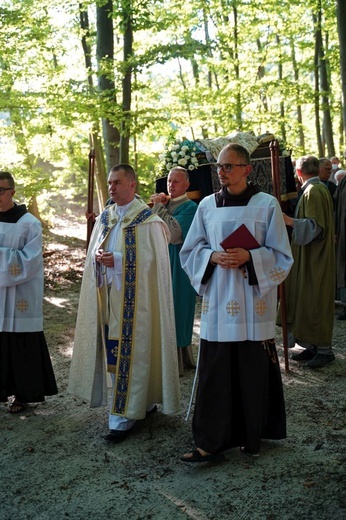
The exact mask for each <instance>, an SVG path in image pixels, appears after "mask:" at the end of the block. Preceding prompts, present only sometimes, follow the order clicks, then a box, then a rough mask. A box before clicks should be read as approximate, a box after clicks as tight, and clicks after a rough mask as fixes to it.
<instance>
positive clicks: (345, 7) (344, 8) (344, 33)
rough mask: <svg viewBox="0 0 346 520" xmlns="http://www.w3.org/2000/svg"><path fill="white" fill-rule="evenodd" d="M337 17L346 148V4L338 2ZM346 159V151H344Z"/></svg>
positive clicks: (344, 142)
mask: <svg viewBox="0 0 346 520" xmlns="http://www.w3.org/2000/svg"><path fill="white" fill-rule="evenodd" d="M336 16H337V22H338V34H339V43H340V70H341V89H342V116H343V117H342V119H343V133H342V135H343V139H342V141H343V145H344V146H346V26H345V20H346V2H345V0H337V2H336ZM344 154H345V157H346V150H344Z"/></svg>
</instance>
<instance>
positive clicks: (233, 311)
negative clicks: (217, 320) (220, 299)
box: [226, 300, 240, 316]
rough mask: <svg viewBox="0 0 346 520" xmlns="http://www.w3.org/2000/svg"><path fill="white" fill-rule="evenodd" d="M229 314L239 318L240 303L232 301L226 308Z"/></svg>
mask: <svg viewBox="0 0 346 520" xmlns="http://www.w3.org/2000/svg"><path fill="white" fill-rule="evenodd" d="M226 309H227V314H230V315H231V316H237V315H238V314H239V312H240V305H239V302H237V301H235V300H231V301H229V302H228V303H227V306H226Z"/></svg>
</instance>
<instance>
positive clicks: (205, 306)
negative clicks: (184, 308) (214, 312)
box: [201, 298, 209, 314]
mask: <svg viewBox="0 0 346 520" xmlns="http://www.w3.org/2000/svg"><path fill="white" fill-rule="evenodd" d="M208 311H209V300H206V299H205V298H203V301H202V307H201V312H202V314H207V312H208Z"/></svg>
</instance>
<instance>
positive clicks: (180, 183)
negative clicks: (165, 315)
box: [150, 166, 197, 375]
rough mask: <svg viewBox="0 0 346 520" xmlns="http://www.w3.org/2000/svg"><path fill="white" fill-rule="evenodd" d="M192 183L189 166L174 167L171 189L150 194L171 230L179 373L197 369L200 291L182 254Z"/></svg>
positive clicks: (191, 212)
mask: <svg viewBox="0 0 346 520" xmlns="http://www.w3.org/2000/svg"><path fill="white" fill-rule="evenodd" d="M189 186H190V181H189V174H188V171H187V170H186V169H185V168H182V167H181V166H176V167H174V168H172V170H171V171H170V172H169V174H168V177H167V191H168V196H167V195H166V194H165V193H155V194H154V195H152V196H151V197H150V200H151V201H152V203H153V207H152V211H153V213H156V214H157V215H159V217H161V218H162V220H163V221H164V222H165V223H166V224H167V226H168V228H169V230H170V232H171V240H170V244H169V246H168V249H169V258H170V262H171V272H172V284H173V301H174V314H175V330H176V335H177V347H178V361H179V373H180V375H182V374H183V373H184V368H194V367H195V362H194V359H193V353H192V348H191V342H192V332H193V322H194V316H195V305H196V291H195V290H194V288H193V287H192V285H191V282H190V280H189V278H188V276H187V274H186V273H185V271H184V270H183V269H182V267H181V263H180V258H179V253H180V250H181V247H182V245H183V243H184V240H185V237H186V235H187V232H188V231H189V229H190V226H191V223H192V220H193V217H194V215H195V213H196V211H197V204H196V203H195V202H193V201H192V200H190V199H189V197H188V196H187V194H186V192H187V190H188V188H189Z"/></svg>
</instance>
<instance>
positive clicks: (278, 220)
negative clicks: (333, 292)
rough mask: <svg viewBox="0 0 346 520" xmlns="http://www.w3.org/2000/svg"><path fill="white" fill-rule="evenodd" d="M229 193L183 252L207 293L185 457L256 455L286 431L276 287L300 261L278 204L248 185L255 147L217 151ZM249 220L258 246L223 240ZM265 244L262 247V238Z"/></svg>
mask: <svg viewBox="0 0 346 520" xmlns="http://www.w3.org/2000/svg"><path fill="white" fill-rule="evenodd" d="M217 168H218V174H219V180H220V184H221V190H220V191H219V192H218V193H215V194H213V195H210V196H209V197H206V198H205V199H203V200H202V201H201V203H200V204H199V207H198V210H197V213H196V215H195V218H194V221H193V223H192V225H191V227H190V230H189V232H188V235H187V237H186V239H185V242H184V245H183V247H182V250H181V252H180V258H181V262H182V267H183V269H185V270H186V272H187V274H188V275H189V277H190V279H191V283H192V285H193V286H194V288H195V290H196V291H197V293H198V294H200V295H202V296H203V301H202V312H201V329H200V335H201V342H200V360H199V380H198V388H197V396H196V404H195V411H194V417H193V425H192V430H193V436H194V441H195V446H196V449H195V450H194V451H192V453H186V454H185V455H184V456H183V457H182V460H183V461H184V462H205V461H208V460H216V459H219V458H222V453H223V452H224V451H225V450H228V449H230V448H233V447H240V448H241V450H242V452H244V453H247V454H250V455H257V454H258V453H259V451H260V441H261V438H270V439H282V438H284V437H285V436H286V416H285V405H284V399H283V390H282V382H281V374H280V367H279V362H278V358H277V353H276V349H275V343H274V335H275V318H276V310H277V287H278V285H279V284H280V283H281V282H282V281H283V280H284V279H285V278H286V276H287V275H288V272H289V270H290V268H291V265H292V255H291V248H290V244H289V240H288V235H287V231H286V228H285V224H284V220H283V216H282V211H281V208H280V205H279V203H278V202H277V200H276V199H275V198H274V197H272V196H271V195H268V194H266V193H262V192H261V191H260V190H259V188H258V186H257V185H254V184H252V183H251V182H247V177H248V175H249V173H250V172H251V165H250V157H249V153H248V151H247V150H246V149H245V148H244V147H242V146H240V145H236V144H230V145H228V146H226V147H225V148H224V149H223V150H222V151H221V152H220V155H219V157H218V166H217ZM242 224H245V226H246V227H247V228H248V231H250V233H251V234H252V235H253V237H254V238H255V239H256V241H257V243H258V245H259V247H257V248H256V249H251V250H250V251H249V250H248V249H246V248H245V244H244V245H243V242H241V243H239V244H238V245H237V247H233V248H232V249H227V250H226V251H224V250H223V249H222V247H221V245H220V243H221V242H222V241H223V240H224V239H225V238H226V237H228V236H229V235H230V234H231V233H232V232H234V231H235V230H236V229H237V228H238V227H240V226H241V225H242ZM256 245H257V244H256Z"/></svg>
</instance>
